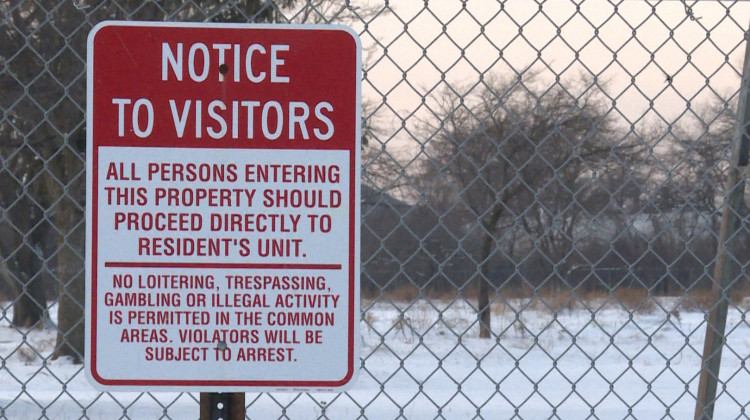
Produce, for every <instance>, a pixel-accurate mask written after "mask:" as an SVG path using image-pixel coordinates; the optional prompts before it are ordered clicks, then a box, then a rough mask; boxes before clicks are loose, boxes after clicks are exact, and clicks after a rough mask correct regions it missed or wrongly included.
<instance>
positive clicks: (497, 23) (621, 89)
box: [354, 0, 750, 149]
mask: <svg viewBox="0 0 750 420" xmlns="http://www.w3.org/2000/svg"><path fill="white" fill-rule="evenodd" d="M576 3H580V11H579V12H576ZM373 4H374V3H373ZM377 4H380V3H377ZM390 4H391V7H392V8H393V12H391V13H387V14H383V15H380V16H377V17H375V18H373V19H372V20H371V21H370V23H368V27H367V32H366V33H364V34H363V35H362V36H361V38H362V44H363V46H364V47H365V48H366V49H368V51H366V52H365V53H364V54H363V55H364V61H365V63H364V68H365V70H366V71H367V74H366V76H367V81H366V82H365V83H363V86H362V87H363V97H364V98H365V99H366V100H370V101H374V102H376V103H382V95H387V103H388V105H390V107H392V108H393V110H387V109H385V108H383V109H382V110H381V112H380V113H379V115H380V117H381V119H383V120H388V121H389V124H391V125H393V126H394V127H395V128H398V127H400V126H401V119H405V120H406V126H407V127H414V126H415V124H416V123H417V119H418V117H420V116H424V115H425V112H424V111H425V110H424V107H423V106H422V103H421V101H422V97H423V96H429V95H431V94H433V93H434V92H435V88H436V87H441V86H444V84H445V82H447V83H449V84H451V85H452V86H467V85H471V84H473V83H475V82H476V81H478V80H479V76H480V74H482V73H484V74H487V75H490V74H494V75H508V74H513V73H514V72H519V71H522V70H524V69H533V70H538V71H540V76H541V77H543V78H545V79H546V80H554V78H555V73H557V74H558V75H560V76H561V77H562V78H563V79H565V78H566V77H572V76H575V75H576V74H578V73H579V72H580V71H581V70H585V68H587V69H588V70H589V71H590V72H592V73H594V74H596V75H597V77H598V78H599V79H600V80H606V81H608V87H607V93H608V94H609V95H610V96H611V97H613V98H615V100H616V103H617V105H616V106H617V109H618V110H619V111H620V112H622V113H623V114H624V115H625V117H626V118H628V119H629V120H630V121H632V122H635V121H636V120H638V119H639V118H641V116H643V115H644V114H645V113H651V114H652V115H651V117H652V116H653V113H654V112H658V113H659V114H661V115H662V116H664V117H665V118H666V119H667V120H668V121H672V120H674V119H676V118H677V117H678V116H679V115H680V114H681V113H683V112H684V110H685V109H686V108H687V102H688V101H689V102H690V103H691V106H694V105H696V104H699V103H702V102H703V103H705V102H706V101H708V100H710V99H715V98H717V95H721V96H728V95H731V94H732V93H734V92H736V90H737V88H738V87H739V73H740V72H741V65H742V60H743V57H744V49H745V48H744V40H743V36H744V31H745V30H746V29H747V27H748V23H749V22H750V2H719V1H712V0H701V1H699V2H696V1H694V0H693V1H691V0H687V1H686V3H683V2H682V1H679V0H667V1H661V2H647V1H642V0H626V1H621V2H619V3H617V5H616V6H615V5H614V4H612V3H610V2H609V1H605V0H586V1H571V0H549V1H546V2H544V3H543V4H542V6H541V7H540V6H539V5H538V4H537V3H536V2H534V1H531V0H509V1H507V2H505V3H504V5H502V4H501V3H499V2H497V1H492V0H470V1H467V2H466V7H465V8H462V3H461V2H459V1H430V2H429V8H426V7H425V2H424V1H421V0H399V1H392V2H390ZM685 4H687V6H689V7H691V9H692V13H693V16H692V17H693V18H694V19H691V18H690V16H689V15H688V14H687V12H686V9H685ZM501 9H502V10H501ZM654 10H655V12H654ZM519 26H520V27H521V28H522V31H520V30H519ZM558 27H559V28H560V29H559V35H558V32H557V31H558V29H557V28H558ZM354 28H355V29H356V30H357V31H362V30H363V28H364V26H363V24H362V23H355V24H354ZM384 48H387V54H384ZM425 51H426V54H425ZM537 51H540V53H537ZM462 54H463V56H462ZM501 54H502V56H501ZM576 54H578V58H577V59H576ZM615 55H616V59H615ZM615 60H616V61H615ZM584 67H585V68H584ZM404 73H405V78H404ZM667 75H671V78H672V81H671V83H669V82H667V80H666V79H667ZM442 77H444V78H445V82H444V83H441V78H442ZM428 103H429V102H428ZM650 103H653V110H649V107H650ZM395 137H396V138H397V139H398V141H397V142H396V145H397V146H399V147H401V146H403V147H405V148H407V149H408V144H409V143H413V141H411V142H410V138H409V135H408V134H406V133H404V132H399V133H396V135H395Z"/></svg>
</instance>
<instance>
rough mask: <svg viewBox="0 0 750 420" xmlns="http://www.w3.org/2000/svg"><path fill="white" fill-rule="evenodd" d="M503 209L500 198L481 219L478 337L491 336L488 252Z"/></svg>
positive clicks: (492, 244) (490, 251)
mask: <svg viewBox="0 0 750 420" xmlns="http://www.w3.org/2000/svg"><path fill="white" fill-rule="evenodd" d="M506 193H507V191H506ZM503 198H505V197H503ZM504 210H505V205H503V201H502V200H501V201H500V202H498V203H496V204H495V205H494V207H493V208H492V212H491V213H490V216H489V219H488V220H487V221H486V222H485V221H482V227H484V240H483V241H482V249H481V251H480V255H479V259H480V261H481V263H480V264H481V265H480V275H479V277H478V279H479V291H478V292H479V295H478V296H477V311H478V312H479V338H490V337H491V336H492V313H491V311H490V287H489V285H490V254H491V253H492V248H493V247H494V246H495V231H496V230H497V222H498V221H499V220H500V216H501V215H502V214H503V211H504Z"/></svg>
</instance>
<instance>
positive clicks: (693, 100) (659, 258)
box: [0, 0, 750, 419]
mask: <svg viewBox="0 0 750 420" xmlns="http://www.w3.org/2000/svg"><path fill="white" fill-rule="evenodd" d="M0 12H2V23H0V32H1V33H2V36H0V65H1V66H2V67H0V89H1V90H0V92H2V95H0V108H1V109H2V111H3V114H2V117H1V119H0V157H1V159H2V161H1V162H2V166H0V208H1V212H0V258H1V261H2V273H1V275H2V282H0V311H1V312H0V323H1V325H0V418H2V419H32V418H39V419H48V418H49V419H53V418H54V419H60V418H84V419H105V418H106V419H110V418H121V419H142V418H163V419H182V418H197V417H198V396H197V395H196V394H190V393H100V392H97V391H94V390H93V389H92V388H91V387H90V386H89V385H88V384H87V381H86V379H85V377H84V374H83V367H82V365H81V364H80V362H81V360H82V359H84V358H85V354H84V353H85V349H84V343H83V324H84V318H83V317H84V313H85V308H84V289H83V288H84V277H85V276H84V243H85V240H84V237H85V221H84V214H85V188H86V185H85V184H86V180H85V165H86V156H85V124H84V114H85V109H86V103H85V98H86V92H85V90H86V86H85V80H86V74H85V73H86V37H87V35H88V32H89V31H90V30H91V29H92V28H93V26H94V25H96V24H97V23H99V22H102V21H104V20H113V19H115V20H155V21H200V22H266V23H267V22H275V23H278V24H282V25H283V24H285V23H290V22H294V23H316V24H328V23H343V24H346V25H349V26H351V27H352V28H354V30H355V31H356V32H357V33H359V35H360V37H361V40H362V45H363V48H364V52H363V74H362V94H363V99H362V100H363V115H362V121H363V130H364V132H363V149H362V152H363V159H362V165H363V167H362V174H363V178H362V257H361V261H362V279H361V281H362V286H361V289H362V298H361V299H362V301H361V311H362V313H361V323H360V330H361V339H362V353H361V365H360V373H359V379H358V382H357V384H356V386H355V387H354V388H353V389H352V390H350V391H348V392H345V393H340V394H334V393H296V394H295V393H284V394H277V393H259V394H248V396H247V401H246V405H247V418H250V419H252V418H264V419H265V418H280V419H307V418H325V419H328V418H335V419H340V418H361V419H365V418H370V419H383V418H404V419H405V418H446V419H447V418H455V419H466V418H485V419H495V418H519V419H520V418H526V419H535V418H560V419H572V418H592V419H593V418H599V419H602V418H606V419H611V418H641V419H642V418H674V419H684V418H689V417H690V416H692V415H693V410H694V409H695V404H696V398H697V395H698V391H697V389H698V383H699V376H700V372H701V364H702V359H701V356H702V353H703V340H704V335H705V331H706V329H707V314H708V313H709V311H711V310H712V309H713V308H714V307H715V305H716V302H715V301H714V299H712V297H711V296H712V295H711V293H710V289H711V287H712V286H713V285H714V283H715V281H714V276H713V269H714V265H715V264H714V263H715V261H716V252H717V251H716V249H717V244H719V242H720V241H722V240H723V239H722V238H720V236H719V227H720V224H721V213H722V211H723V210H724V207H725V202H726V200H725V197H726V194H727V191H728V190H729V188H730V186H729V185H727V174H728V171H729V170H730V168H731V166H732V163H731V161H730V150H731V145H732V140H733V137H734V130H735V125H736V124H738V118H737V115H736V109H737V102H738V98H739V94H740V91H741V89H740V87H741V77H742V73H743V54H744V51H745V47H746V40H747V39H748V32H747V31H748V22H750V4H748V3H747V2H741V1H700V2H698V1H688V0H684V1H614V0H609V1H590V0H548V1H545V0H539V1H534V2H532V1H522V0H508V1H489V0H487V1H485V0H477V1H474V0H472V1H463V2H427V1H424V2H419V1H399V2H388V1H385V2H378V1H370V2H358V1H337V0H275V1H260V0H248V1H244V2H243V1H175V0H158V1H146V2H142V1H131V0H119V1H118V0H110V1H94V0H64V1H63V0H58V1H35V0H23V1H17V0H16V1H11V0H0ZM739 123H742V122H741V121H740V122H739ZM742 182H743V183H744V182H745V181H744V179H743V180H742ZM745 202H747V200H745ZM740 220H741V223H740V226H738V227H737V229H736V232H733V233H732V236H733V237H734V238H736V239H737V241H738V242H737V243H738V246H737V250H736V251H735V252H734V253H733V254H732V255H730V258H729V264H730V266H731V269H732V270H733V273H736V274H734V275H733V277H732V281H731V282H730V283H731V284H730V285H728V286H723V288H722V289H721V295H720V296H721V297H722V298H723V299H724V301H725V302H727V303H728V305H729V312H728V318H727V322H726V335H725V339H724V346H723V357H722V366H721V372H720V375H719V378H718V382H719V387H718V393H717V397H716V407H715V416H716V418H725V419H730V418H732V419H734V418H748V413H747V407H748V404H750V396H749V395H748V393H747V389H748V388H749V387H750V371H748V367H747V358H748V355H750V325H749V324H748V320H747V318H746V313H747V309H748V307H749V305H750V303H749V302H748V300H747V297H748V292H749V291H750V288H748V284H747V279H746V272H747V270H748V268H747V264H748V259H747V255H748V252H750V248H749V247H750V235H749V234H748V230H747V223H746V214H745V213H743V214H741V215H740ZM712 327H713V326H709V327H708V328H712Z"/></svg>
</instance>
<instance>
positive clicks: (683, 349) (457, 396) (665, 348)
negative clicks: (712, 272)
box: [0, 298, 750, 419]
mask: <svg viewBox="0 0 750 420" xmlns="http://www.w3.org/2000/svg"><path fill="white" fill-rule="evenodd" d="M683 303H684V302H683ZM679 304H680V300H679V299H677V298H663V299H659V300H655V301H651V300H648V301H646V302H641V303H640V304H639V305H636V306H637V308H627V307H625V306H623V305H622V304H619V303H614V301H612V300H606V299H593V300H590V301H587V302H586V303H585V304H583V303H580V302H578V303H575V304H573V303H571V302H570V301H567V300H565V301H564V304H552V303H550V302H543V301H541V300H539V299H533V300H527V299H512V300H508V301H506V302H505V303H496V304H495V306H494V307H493V330H494V331H495V332H496V333H497V334H498V336H497V338H496V339H490V340H483V339H479V338H478V337H477V334H478V327H477V326H476V322H475V319H476V315H475V313H474V310H473V308H472V306H471V305H472V303H471V302H469V301H465V300H455V301H453V300H425V299H419V300H416V301H413V302H391V301H387V300H379V301H376V302H363V303H362V308H363V310H365V313H364V315H363V320H362V323H361V341H362V352H361V358H362V368H361V370H360V373H359V379H358V381H357V383H356V385H355V386H354V387H353V388H352V389H351V390H350V391H349V392H348V393H344V394H331V393H303V394H285V393H273V394H254V393H249V394H247V403H248V405H249V409H248V417H249V418H251V419H256V418H257V419H270V418H279V417H281V418H289V419H315V418H319V417H323V418H331V419H353V418H369V419H389V418H394V419H395V418H406V419H432V418H446V419H469V418H486V419H499V418H524V419H540V418H561V419H584V418H600V419H616V418H639V419H660V418H675V419H685V418H692V415H693V414H692V413H693V410H694V404H695V397H694V396H695V392H696V391H695V390H696V388H697V383H698V373H699V371H698V369H699V365H700V352H701V351H702V348H703V338H704V328H705V326H704V312H703V311H702V310H701V309H700V308H699V307H698V306H694V307H693V308H691V309H685V306H686V305H684V304H683V305H682V306H679V307H678V305H679ZM0 305H2V306H0V307H2V308H3V311H4V312H3V313H2V315H3V317H2V318H1V319H0V322H1V323H2V324H0V360H2V368H0V419H35V418H50V419H78V418H86V419H116V418H126V419H152V418H153V419H157V418H171V419H186V418H197V417H198V402H197V395H196V394H187V393H153V394H145V393H119V392H118V393H111V394H106V393H105V394H101V393H99V392H97V391H95V390H94V389H93V388H91V386H90V385H89V384H88V382H87V380H86V378H85V375H84V373H83V368H82V366H80V365H74V364H72V363H70V362H69V361H67V360H54V361H53V360H50V359H49V355H50V354H51V352H52V351H53V349H54V344H55V332H54V330H53V329H39V330H36V329H35V330H31V331H28V332H26V333H24V332H21V331H17V330H16V329H14V328H12V327H10V325H9V318H10V315H11V313H12V310H11V308H9V306H8V304H7V303H6V304H0ZM55 311H56V306H55V305H53V306H51V308H50V314H51V317H52V319H56V313H55ZM727 331H728V332H729V335H728V342H727V347H726V348H725V349H724V352H723V364H722V380H723V381H724V386H725V388H723V391H722V388H721V384H720V397H719V404H718V407H717V411H716V416H715V418H721V419H728V418H737V417H741V416H744V415H745V414H744V410H743V407H745V406H746V405H747V404H748V403H750V395H748V394H747V390H748V389H750V372H748V370H747V368H746V358H747V356H748V355H750V325H748V323H747V321H746V318H745V308H744V305H741V306H740V307H737V306H734V307H732V308H731V309H730V313H729V319H728V323H727ZM514 415H516V417H514Z"/></svg>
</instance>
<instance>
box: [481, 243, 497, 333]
mask: <svg viewBox="0 0 750 420" xmlns="http://www.w3.org/2000/svg"><path fill="white" fill-rule="evenodd" d="M494 242H495V239H494V238H493V237H492V233H491V232H488V231H485V233H484V240H483V241H482V250H481V255H480V259H481V261H482V265H481V274H480V275H479V276H478V277H477V278H478V280H479V295H478V296H477V310H478V311H479V338H490V336H491V335H492V313H491V312H490V296H489V294H490V293H489V289H490V288H489V283H490V276H489V271H490V269H489V266H490V261H489V259H490V252H491V251H492V244H493V243H494Z"/></svg>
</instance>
